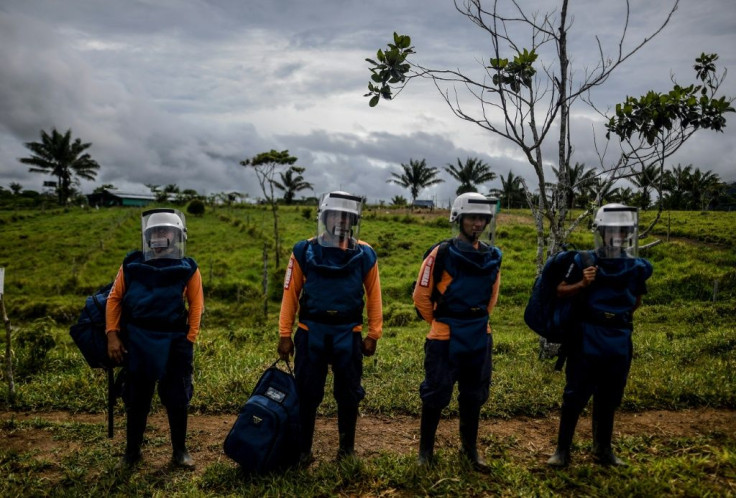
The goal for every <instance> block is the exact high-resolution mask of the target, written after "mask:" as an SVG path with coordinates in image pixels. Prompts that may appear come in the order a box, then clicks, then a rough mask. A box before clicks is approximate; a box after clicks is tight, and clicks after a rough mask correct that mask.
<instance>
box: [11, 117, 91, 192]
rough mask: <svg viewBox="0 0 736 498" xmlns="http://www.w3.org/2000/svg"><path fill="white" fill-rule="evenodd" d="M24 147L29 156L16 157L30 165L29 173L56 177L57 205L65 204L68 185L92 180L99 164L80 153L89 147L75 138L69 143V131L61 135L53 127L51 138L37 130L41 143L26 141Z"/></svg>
mask: <svg viewBox="0 0 736 498" xmlns="http://www.w3.org/2000/svg"><path fill="white" fill-rule="evenodd" d="M25 146H26V148H27V149H28V150H30V151H31V152H32V153H33V155H31V156H30V157H22V158H20V162H21V163H23V164H30V165H31V166H32V167H31V168H30V169H29V170H28V171H30V172H32V173H44V174H48V175H52V176H55V177H56V179H57V180H56V194H57V195H58V201H59V205H64V204H66V202H67V200H68V199H69V196H70V195H71V193H72V184H74V183H76V184H78V183H79V179H78V178H84V179H85V180H94V179H95V177H96V176H97V170H98V169H100V165H99V164H97V161H95V160H94V159H92V157H91V156H90V155H89V154H87V153H84V151H85V150H87V149H88V148H90V147H91V146H92V144H91V143H82V141H81V140H80V139H79V138H77V139H75V140H74V141H73V142H72V130H71V129H69V130H67V131H66V133H64V134H63V135H62V134H61V133H59V132H58V131H56V128H54V129H53V130H52V131H51V135H49V134H48V133H46V132H45V131H43V130H41V142H26V143H25Z"/></svg>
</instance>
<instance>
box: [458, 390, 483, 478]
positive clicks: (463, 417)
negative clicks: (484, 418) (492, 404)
mask: <svg viewBox="0 0 736 498" xmlns="http://www.w3.org/2000/svg"><path fill="white" fill-rule="evenodd" d="M459 409H460V442H461V443H462V448H461V450H460V452H461V454H462V455H464V456H465V457H466V458H467V459H468V460H470V463H471V464H472V465H473V468H474V469H475V470H477V471H479V472H488V471H489V470H490V469H489V468H488V465H486V461H485V460H484V459H483V456H481V455H480V454H479V453H478V446H477V441H478V422H479V418H480V405H475V404H474V405H470V406H467V404H466V403H460V406H459Z"/></svg>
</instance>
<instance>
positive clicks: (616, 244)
mask: <svg viewBox="0 0 736 498" xmlns="http://www.w3.org/2000/svg"><path fill="white" fill-rule="evenodd" d="M594 238H595V250H596V251H597V252H598V254H599V255H600V256H601V257H603V258H609V259H613V258H637V257H639V233H638V230H637V228H636V227H632V226H602V227H598V228H597V229H596V231H595V237H594Z"/></svg>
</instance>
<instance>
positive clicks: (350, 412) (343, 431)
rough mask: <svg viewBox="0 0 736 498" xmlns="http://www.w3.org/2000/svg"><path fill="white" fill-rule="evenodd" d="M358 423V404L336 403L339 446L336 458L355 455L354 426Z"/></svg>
mask: <svg viewBox="0 0 736 498" xmlns="http://www.w3.org/2000/svg"><path fill="white" fill-rule="evenodd" d="M357 423H358V405H355V406H345V405H337V432H338V434H339V439H340V447H339V448H338V450H337V459H338V460H342V459H343V458H346V457H352V456H354V455H355V426H356V425H357Z"/></svg>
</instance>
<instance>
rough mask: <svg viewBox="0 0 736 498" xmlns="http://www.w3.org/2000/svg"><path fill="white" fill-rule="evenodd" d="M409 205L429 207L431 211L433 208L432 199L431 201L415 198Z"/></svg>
mask: <svg viewBox="0 0 736 498" xmlns="http://www.w3.org/2000/svg"><path fill="white" fill-rule="evenodd" d="M411 207H413V208H426V209H429V210H430V211H431V210H433V209H434V201H432V200H421V199H416V200H415V201H414V204H412V205H411Z"/></svg>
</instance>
